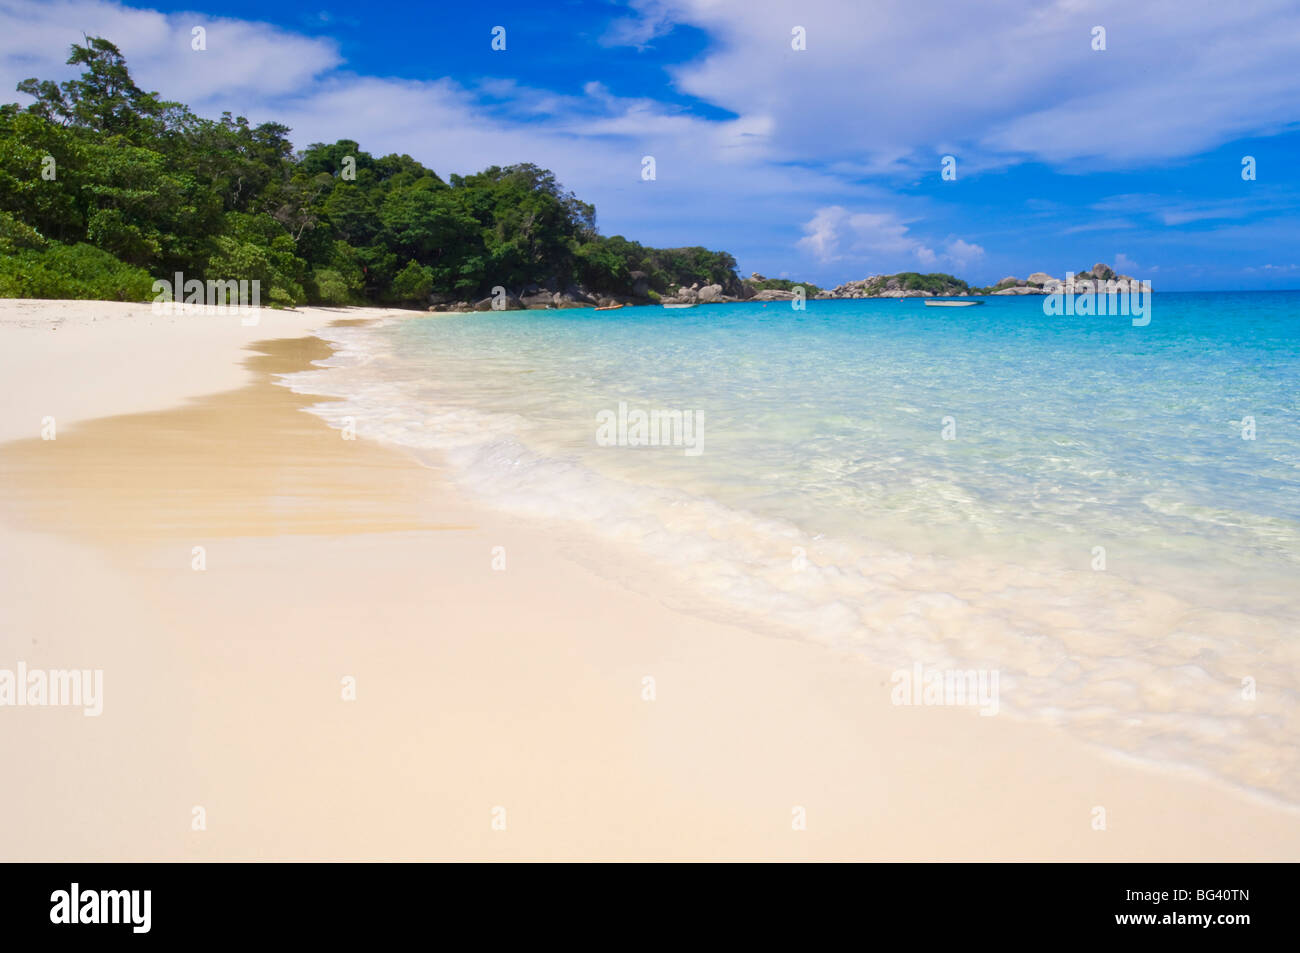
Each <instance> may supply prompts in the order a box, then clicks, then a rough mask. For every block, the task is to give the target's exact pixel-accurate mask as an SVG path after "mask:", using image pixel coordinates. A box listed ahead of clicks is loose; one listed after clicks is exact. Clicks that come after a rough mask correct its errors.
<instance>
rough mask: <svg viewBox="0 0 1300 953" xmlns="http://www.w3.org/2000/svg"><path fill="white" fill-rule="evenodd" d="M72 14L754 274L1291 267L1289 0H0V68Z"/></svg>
mask: <svg viewBox="0 0 1300 953" xmlns="http://www.w3.org/2000/svg"><path fill="white" fill-rule="evenodd" d="M196 8H197V9H196ZM195 26H203V27H204V29H205V30H206V31H207V49H206V50H203V51H195V50H193V49H191V44H190V39H191V31H192V29H193V27H195ZM494 26H504V27H505V29H506V49H505V50H504V51H494V50H493V49H492V48H491V40H492V35H491V31H492V28H493V27H494ZM1099 26H1100V27H1103V28H1104V29H1105V49H1104V50H1099V49H1094V45H1095V40H1094V35H1095V28H1096V27H1099ZM796 27H802V29H803V31H804V35H805V37H806V44H805V46H806V48H804V49H801V50H796V49H793V48H792V38H793V33H794V31H795V28H796ZM83 32H84V33H88V34H98V35H103V36H107V37H108V38H110V39H112V40H113V41H114V42H115V43H117V44H118V45H119V46H120V47H121V48H122V49H123V51H124V53H126V55H127V57H128V61H129V63H130V64H131V66H132V69H133V71H134V72H135V74H136V77H137V80H138V81H139V82H140V84H141V85H142V86H145V87H146V88H149V89H155V90H158V91H159V92H160V93H162V94H163V95H164V96H166V97H167V98H172V99H178V100H181V101H184V102H187V103H189V104H191V105H192V106H193V107H195V108H196V110H197V111H199V112H200V113H202V114H205V115H216V114H217V113H219V112H220V111H221V110H223V109H230V110H232V111H234V112H237V113H242V114H245V115H247V116H248V117H249V118H250V119H252V120H254V121H263V120H270V119H274V120H277V121H282V122H284V123H286V124H287V125H289V126H291V127H293V129H294V133H293V139H294V141H295V143H296V144H297V145H299V146H305V145H307V144H308V143H310V142H314V141H332V140H334V139H338V138H344V137H347V138H355V139H357V140H358V141H359V142H360V143H361V144H362V147H363V148H366V149H367V150H368V151H371V152H374V153H386V152H393V151H397V152H406V153H409V154H411V155H413V156H415V157H416V158H418V159H419V160H421V161H422V162H424V163H425V164H426V165H428V166H430V167H431V168H433V169H435V170H436V171H437V172H439V173H440V174H441V175H443V176H444V177H445V176H446V175H447V174H449V173H451V172H470V171H475V170H477V169H480V168H482V167H484V166H486V165H490V164H494V163H496V164H505V163H509V162H519V161H533V162H536V163H538V164H539V165H543V166H546V167H549V168H551V169H554V170H555V172H556V173H557V175H558V176H559V177H560V180H561V181H562V182H563V183H564V184H565V185H566V186H567V187H569V188H571V189H573V190H574V191H575V192H577V193H578V194H579V195H580V196H581V197H582V198H584V199H586V200H588V201H591V202H593V203H594V204H595V205H596V208H597V211H598V219H599V224H600V227H601V229H602V231H604V232H605V233H606V234H623V235H626V236H628V237H629V238H634V239H637V240H639V241H642V242H645V243H648V244H656V245H684V244H701V245H707V246H709V247H712V248H721V249H726V250H728V251H730V252H732V253H733V254H734V255H735V256H736V258H737V261H738V262H739V266H740V270H741V271H742V273H745V274H748V273H749V272H750V271H759V272H762V273H763V274H766V275H770V276H778V275H781V276H787V277H792V278H800V279H804V280H810V281H814V282H816V283H818V284H821V285H833V284H836V283H838V282H840V281H845V280H850V279H855V278H861V277H864V276H866V275H868V274H873V273H882V272H893V271H899V270H919V271H948V272H952V273H955V274H958V275H961V276H962V277H965V278H968V279H970V280H972V281H975V282H980V283H985V282H992V281H996V280H997V279H999V278H1001V277H1003V276H1005V275H1011V274H1015V275H1019V276H1021V277H1023V276H1025V275H1027V274H1028V273H1029V272H1031V271H1037V270H1043V271H1047V272H1049V273H1054V274H1063V273H1064V272H1065V271H1066V270H1067V269H1079V268H1083V267H1087V266H1089V265H1091V264H1092V263H1093V262H1095V261H1098V260H1103V261H1107V262H1109V263H1111V264H1114V265H1116V267H1117V268H1118V269H1119V270H1121V271H1124V272H1127V273H1129V274H1132V275H1134V276H1137V277H1142V278H1149V279H1150V280H1151V281H1152V282H1153V285H1154V286H1155V287H1156V288H1157V289H1160V288H1164V289H1165V290H1195V289H1213V288H1295V287H1300V182H1298V176H1297V168H1296V167H1297V163H1298V162H1300V70H1297V69H1296V66H1295V64H1296V62H1297V60H1298V59H1300V5H1297V4H1295V3H1294V2H1293V0H1288V2H1274V0H1254V2H1246V3H1233V4H1224V3H1205V2H1198V0H1180V2H1165V0H1146V2H1143V3H1141V4H1134V3H1132V2H1131V0H1122V2H1119V0H1098V2H1089V0H1055V2H1051V0H1049V2H1043V0H948V2H939V0H929V2H918V0H875V2H873V3H870V4H867V3H862V2H860V0H802V2H789V0H630V2H607V0H570V2H563V0H561V2H558V3H546V4H541V3H535V2H534V3H517V2H492V3H483V2H479V3H459V2H449V3H429V2H423V3H385V2H369V3H365V4H355V3H346V4H343V3H322V2H315V3H301V2H281V3H276V4H273V5H271V4H266V3H264V2H263V3H252V2H244V0H238V2H232V0H211V2H204V0H198V2H197V3H186V4H171V3H131V4H125V5H124V4H119V3H111V2H105V0H42V2H32V0H0V84H3V86H4V87H5V88H6V89H12V88H13V85H14V83H16V82H17V81H18V80H20V79H22V78H25V77H27V76H39V77H41V78H55V79H61V78H64V77H66V76H67V75H68V74H69V70H68V68H67V67H65V66H64V65H63V60H64V59H65V58H66V55H67V48H68V45H69V44H70V43H71V42H73V41H76V40H79V39H80V36H81V34H82V33H83ZM5 98H6V99H14V100H21V99H22V98H23V97H21V96H20V95H18V94H16V93H13V94H11V95H9V96H6V97H5ZM645 155H652V156H654V157H655V161H656V173H657V176H656V178H655V180H654V181H643V180H642V178H641V168H642V157H643V156H645ZM945 155H952V156H954V157H955V159H956V163H957V164H956V171H957V175H956V178H955V180H944V179H943V178H942V177H941V175H940V169H941V165H940V163H941V160H942V157H943V156H945ZM1244 156H1253V157H1254V158H1255V161H1256V164H1257V178H1256V179H1255V180H1254V181H1244V180H1243V179H1242V175H1241V169H1242V158H1243V157H1244Z"/></svg>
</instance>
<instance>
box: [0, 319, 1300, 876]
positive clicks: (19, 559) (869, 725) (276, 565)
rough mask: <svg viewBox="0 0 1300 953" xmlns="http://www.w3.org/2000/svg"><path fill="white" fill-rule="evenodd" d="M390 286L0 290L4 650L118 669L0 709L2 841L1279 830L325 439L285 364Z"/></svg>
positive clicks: (1210, 845)
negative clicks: (185, 292) (91, 704)
mask: <svg viewBox="0 0 1300 953" xmlns="http://www.w3.org/2000/svg"><path fill="white" fill-rule="evenodd" d="M380 314H381V313H380V312H371V311H366V310H361V309H352V310H349V311H335V310H325V309H303V310H299V311H296V312H263V318H262V320H261V322H260V323H259V325H258V326H257V327H245V326H243V325H241V324H240V322H239V321H238V320H237V319H233V318H230V317H209V316H201V315H178V316H170V317H163V316H158V315H153V314H151V313H150V311H149V308H148V307H147V306H130V305H115V304H105V303H93V302H12V301H6V302H0V345H2V346H0V381H2V382H3V383H0V388H2V391H0V394H2V397H3V401H2V403H0V407H2V408H3V410H2V411H0V439H4V440H7V441H9V442H8V443H5V444H3V445H0V669H5V668H9V669H12V668H14V667H15V666H16V664H17V663H18V662H19V661H23V662H25V663H26V664H27V665H28V667H29V668H38V667H41V668H77V669H102V671H103V673H104V675H103V678H104V698H103V713H102V714H101V715H100V716H99V717H86V716H84V715H83V714H82V711H81V710H80V709H77V708H71V707H0V764H3V765H4V766H5V769H6V770H5V776H6V783H5V784H4V785H3V788H0V812H2V815H3V816H4V817H5V818H6V821H7V823H6V833H5V835H4V837H3V838H2V839H0V859H4V860H176V859H182V860H186V859H188V860H251V859H267V860H272V859H274V860H350V859H369V860H384V859H394V860H396V859H401V860H443V859H456V860H507V859H509V860H520V859H534V860H540V859H574V860H579V859H619V860H631V859H645V860H669V859H748V860H802V859H838V860H850V859H853V860H954V859H956V860H1030V859H1049V860H1096V861H1101V860H1228V859H1275V860H1295V859H1297V858H1298V857H1300V814H1298V813H1297V812H1296V811H1295V810H1293V809H1291V808H1288V807H1285V806H1282V805H1278V804H1276V803H1273V802H1269V801H1265V800H1263V799H1260V798H1257V797H1253V796H1250V795H1249V794H1247V793H1245V792H1242V791H1240V790H1237V789H1233V788H1229V787H1227V786H1224V785H1221V784H1219V783H1217V782H1212V781H1209V780H1206V779H1202V778H1199V777H1196V776H1193V775H1191V774H1189V773H1184V772H1174V771H1169V770H1165V769H1159V768H1155V767H1152V766H1149V765H1145V764H1139V763H1136V762H1133V761H1130V760H1126V759H1122V758H1119V757H1116V756H1114V755H1111V754H1108V753H1107V752H1104V751H1102V750H1099V749H1095V748H1092V747H1089V746H1086V745H1084V744H1082V743H1080V742H1078V741H1075V740H1073V739H1071V738H1070V737H1068V736H1066V735H1064V734H1062V733H1061V732H1060V731H1059V730H1057V729H1055V728H1052V727H1050V726H1045V725H1040V724H1035V723H1031V722H1026V721H1019V720H1015V719H1012V718H1010V717H1005V716H998V717H992V718H986V717H980V716H979V715H977V714H976V713H975V712H974V711H972V710H970V709H957V708H926V707H899V706H894V705H892V704H891V703H890V688H891V686H890V683H889V675H890V673H889V672H888V671H886V670H883V669H878V668H875V667H873V666H870V665H867V664H865V663H864V662H862V661H860V660H858V659H856V658H854V657H851V656H848V655H843V654H839V653H837V652H834V651H832V650H829V649H826V648H824V647H821V646H816V645H811V644H805V643H801V642H798V641H791V640H781V639H775V638H771V637H768V636H764V635H761V634H758V633H755V632H750V631H746V630H744V629H742V628H738V627H735V626H730V625H724V624H722V623H719V622H715V621H709V620H705V619H701V618H696V617H693V616H691V615H687V614H684V613H682V612H679V611H675V610H673V609H670V608H667V607H665V606H663V605H661V604H659V603H658V602H657V601H655V600H653V599H651V598H649V597H647V596H645V595H641V594H638V593H636V592H632V591H630V590H628V589H626V588H623V587H622V586H620V585H618V584H617V583H614V582H611V581H610V580H609V579H608V578H606V577H605V576H604V575H598V574H596V573H594V572H593V571H591V570H590V569H589V568H587V567H588V566H590V565H592V564H593V563H599V561H600V559H601V558H602V556H601V554H600V553H599V552H597V551H594V550H593V548H592V547H594V546H595V544H594V543H593V542H591V541H590V540H586V539H583V538H581V537H579V536H576V535H573V533H572V532H570V531H567V530H565V529H564V528H561V527H555V526H545V525H540V524H538V525H531V524H527V523H523V522H521V521H519V520H517V519H514V518H510V519H507V518H504V517H502V516H500V515H498V514H495V513H493V512H490V511H487V510H484V509H482V508H481V507H479V506H477V505H476V504H473V503H471V502H470V501H467V500H466V499H464V498H463V496H462V494H460V493H458V492H457V491H456V490H455V489H454V488H453V486H452V485H451V483H450V481H449V480H448V478H447V474H445V473H444V472H441V471H440V470H438V469H437V468H436V467H434V468H430V467H423V466H419V465H417V464H416V463H415V462H414V461H413V460H412V459H411V458H410V457H409V456H407V455H406V454H405V453H403V452H401V451H399V450H396V449H393V448H389V447H385V446H380V445H377V444H374V443H370V442H367V441H365V440H353V441H347V440H343V439H342V437H341V435H340V433H339V432H338V431H335V430H331V429H329V428H328V427H327V426H326V425H325V424H324V423H323V422H322V421H320V420H319V419H318V418H316V417H315V416H313V415H310V414H307V413H304V412H302V408H303V407H304V406H306V405H307V404H308V403H311V402H313V401H314V400H316V398H309V397H305V396H300V395H295V394H292V393H291V392H289V391H288V390H287V389H285V388H283V387H280V386H278V385H277V384H275V383H274V379H273V375H274V374H276V373H283V372H287V371H290V370H295V369H300V368H303V367H306V366H307V365H308V363H309V362H310V361H311V360H313V359H316V358H319V357H321V356H324V355H325V354H326V353H327V349H326V347H325V345H324V344H323V343H322V342H321V341H319V340H318V339H316V338H314V337H312V334H311V332H312V330H313V329H315V328H320V327H324V326H326V325H327V324H329V323H330V322H332V321H336V320H364V319H367V318H371V317H375V316H379V315H380ZM411 319H412V320H439V318H438V317H437V316H414V315H413V316H411ZM46 416H53V417H54V418H55V421H56V425H57V439H55V440H53V441H50V440H42V439H41V438H40V433H41V427H42V419H43V418H44V417H46ZM195 547H202V550H201V552H202V558H203V561H204V562H203V565H204V568H203V569H201V570H196V569H195V568H193V567H194V565H195V559H196V551H195ZM495 547H504V553H505V568H504V569H496V568H494V566H493V561H494V548H495ZM647 677H650V678H653V680H654V690H655V691H654V695H655V697H654V699H653V700H647V699H646V698H645V697H644V696H645V692H646V689H645V684H646V683H645V681H644V680H645V679H646V678H647ZM349 679H351V680H354V681H353V682H351V683H348V684H354V685H355V700H345V698H344V694H345V683H346V680H349ZM1099 807H1100V808H1104V810H1105V829H1104V830H1099V829H1097V828H1096V823H1097V822H1096V818H1097V817H1098V815H1097V812H1096V809H1097V808H1099ZM196 809H201V811H196ZM196 817H201V819H202V822H203V823H202V825H199V824H198V823H197V822H196ZM800 817H803V818H806V825H800V824H798V823H796V821H797V819H798V818H800ZM199 826H201V827H202V829H196V827H199Z"/></svg>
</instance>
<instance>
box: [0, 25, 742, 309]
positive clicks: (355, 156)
mask: <svg viewBox="0 0 1300 953" xmlns="http://www.w3.org/2000/svg"><path fill="white" fill-rule="evenodd" d="M68 62H69V63H70V64H76V65H80V66H82V67H83V69H84V71H83V73H82V75H81V78H80V79H77V80H72V81H69V82H65V83H61V84H56V83H53V82H49V81H44V82H42V81H38V80H35V79H29V80H24V81H23V82H22V83H19V84H18V90H19V91H20V92H23V93H26V94H27V95H29V96H31V97H33V99H34V100H35V101H34V102H33V103H32V104H31V105H29V106H27V107H26V108H25V109H24V108H23V107H21V106H20V105H19V104H16V103H14V104H9V105H3V106H0V256H3V258H2V259H0V295H3V296H22V297H87V298H89V297H93V298H120V299H123V300H131V299H136V300H147V299H148V298H149V297H150V293H149V292H150V285H151V283H152V277H151V276H158V277H170V276H171V275H172V274H173V273H174V272H177V271H180V272H183V273H184V274H185V276H186V278H191V277H192V278H199V279H204V280H206V279H212V280H216V281H226V280H232V279H234V280H239V279H247V280H252V279H258V280H260V281H261V289H262V302H263V303H264V304H279V305H292V304H298V303H304V302H307V303H320V304H351V303H356V304H361V303H386V304H412V305H420V304H424V303H425V302H426V301H427V300H428V299H429V296H430V295H431V294H432V295H440V296H442V297H444V298H448V299H452V298H454V299H458V300H474V299H476V298H481V297H483V296H485V295H487V294H488V293H489V291H490V289H491V288H492V287H494V286H497V285H501V286H503V287H505V288H507V289H508V290H510V291H512V292H514V291H517V290H518V289H521V288H523V287H525V286H527V285H529V284H534V283H537V284H550V285H552V286H554V287H555V288H557V289H562V288H564V287H566V286H569V285H575V284H576V285H581V286H585V288H587V289H588V290H590V291H595V292H603V293H606V294H616V295H629V294H633V293H635V294H638V295H643V296H644V295H652V294H653V293H655V292H666V291H675V290H676V289H677V287H678V286H679V285H688V286H689V285H691V284H693V283H696V282H699V283H700V284H714V283H716V284H721V285H723V287H724V288H725V289H728V290H730V289H734V288H736V287H737V279H736V274H735V266H736V263H735V260H734V259H733V258H732V257H731V256H730V255H728V254H727V253H725V252H714V251H709V250H707V249H704V248H673V249H659V248H647V247H644V246H642V245H639V244H637V243H636V242H632V241H628V240H627V239H625V238H623V237H621V236H618V235H616V236H613V237H605V236H602V235H600V234H599V232H598V231H597V229H596V211H595V209H594V208H593V207H592V206H591V205H588V204H587V203H585V202H582V201H580V200H579V199H578V198H576V197H575V196H574V195H573V194H572V193H570V192H566V191H564V190H563V188H562V187H561V186H560V184H559V183H558V182H557V181H556V179H555V176H554V175H553V174H552V173H551V172H548V171H546V170H545V169H540V168H538V167H536V166H534V165H529V164H523V165H514V166H508V167H506V168H499V167H496V166H493V167H492V168H490V169H486V170H484V171H482V172H479V173H477V174H475V175H467V176H460V175H452V176H450V178H449V180H447V181H444V180H443V179H442V178H440V177H439V176H438V175H437V174H436V173H434V172H433V171H432V170H430V169H427V168H425V167H424V166H423V165H421V164H420V163H419V162H417V161H416V160H414V159H412V158H411V157H410V156H407V155H401V156H399V155H388V156H383V157H379V158H376V157H374V156H372V155H370V154H369V153H366V152H363V151H362V150H361V147H360V146H359V145H358V144H357V143H356V142H352V141H350V140H343V141H340V142H336V143H334V144H332V145H324V144H319V143H318V144H314V145H311V146H309V147H308V148H307V149H306V151H304V152H301V153H295V151H294V149H293V146H292V144H291V143H290V141H289V139H288V134H289V129H288V128H287V127H285V126H282V125H279V124H277V123H262V124H261V125H258V126H250V125H249V123H248V120H246V119H244V118H243V117H232V116H231V115H230V114H229V113H225V114H223V115H222V117H221V118H220V119H218V120H210V119H203V118H200V117H198V116H195V115H194V114H193V113H192V112H190V110H189V109H188V108H187V107H185V106H183V105H181V104H179V103H171V102H164V101H162V100H161V99H159V97H158V94H156V93H146V92H144V91H143V90H141V89H139V88H138V87H137V86H136V84H135V83H134V81H133V80H132V79H131V76H130V73H129V72H128V70H127V67H126V63H125V61H124V59H123V57H122V54H121V53H120V52H119V51H118V49H117V47H115V46H114V45H113V44H112V43H110V42H108V41H107V40H104V39H101V38H98V37H90V38H87V41H86V45H85V46H80V45H74V46H73V47H72V56H71V58H70V59H69V60H68Z"/></svg>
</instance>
